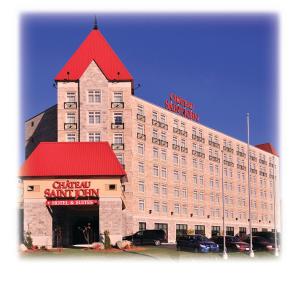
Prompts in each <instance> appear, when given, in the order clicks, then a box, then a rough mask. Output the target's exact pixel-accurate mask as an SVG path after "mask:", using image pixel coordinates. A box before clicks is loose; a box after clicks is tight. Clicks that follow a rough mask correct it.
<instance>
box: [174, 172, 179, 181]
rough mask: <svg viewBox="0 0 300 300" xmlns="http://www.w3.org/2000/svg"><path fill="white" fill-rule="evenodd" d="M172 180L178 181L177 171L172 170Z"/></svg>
mask: <svg viewBox="0 0 300 300" xmlns="http://www.w3.org/2000/svg"><path fill="white" fill-rule="evenodd" d="M173 174H174V180H176V181H178V180H179V172H178V171H177V170H174V172H173Z"/></svg>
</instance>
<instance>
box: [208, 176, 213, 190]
mask: <svg viewBox="0 0 300 300" xmlns="http://www.w3.org/2000/svg"><path fill="white" fill-rule="evenodd" d="M209 186H210V188H213V187H214V179H213V178H210V180H209Z"/></svg>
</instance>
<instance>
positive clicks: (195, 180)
mask: <svg viewBox="0 0 300 300" xmlns="http://www.w3.org/2000/svg"><path fill="white" fill-rule="evenodd" d="M193 182H194V184H197V175H193Z"/></svg>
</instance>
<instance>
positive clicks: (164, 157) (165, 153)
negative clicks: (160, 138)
mask: <svg viewBox="0 0 300 300" xmlns="http://www.w3.org/2000/svg"><path fill="white" fill-rule="evenodd" d="M161 159H162V160H167V151H166V150H164V149H163V150H161Z"/></svg>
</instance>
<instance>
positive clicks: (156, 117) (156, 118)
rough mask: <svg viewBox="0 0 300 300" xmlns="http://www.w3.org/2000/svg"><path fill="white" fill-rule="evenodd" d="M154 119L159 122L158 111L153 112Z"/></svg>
mask: <svg viewBox="0 0 300 300" xmlns="http://www.w3.org/2000/svg"><path fill="white" fill-rule="evenodd" d="M152 119H153V120H155V121H158V114H157V111H153V112H152Z"/></svg>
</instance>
